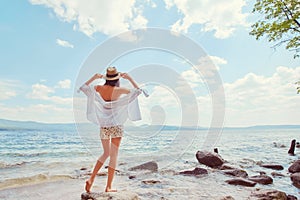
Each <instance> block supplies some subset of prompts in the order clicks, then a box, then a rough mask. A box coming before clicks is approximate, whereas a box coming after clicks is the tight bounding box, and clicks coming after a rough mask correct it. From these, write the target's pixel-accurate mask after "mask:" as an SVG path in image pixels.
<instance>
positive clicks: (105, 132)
mask: <svg viewBox="0 0 300 200" xmlns="http://www.w3.org/2000/svg"><path fill="white" fill-rule="evenodd" d="M123 132H124V127H123V126H122V125H118V126H111V127H101V128H100V138H101V139H104V140H105V139H106V140H108V139H110V138H117V137H123Z"/></svg>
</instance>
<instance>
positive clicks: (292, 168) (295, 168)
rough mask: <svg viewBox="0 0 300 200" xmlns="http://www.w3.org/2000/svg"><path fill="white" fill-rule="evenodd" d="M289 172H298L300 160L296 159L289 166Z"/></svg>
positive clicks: (299, 170)
mask: <svg viewBox="0 0 300 200" xmlns="http://www.w3.org/2000/svg"><path fill="white" fill-rule="evenodd" d="M289 172H291V173H296V172H300V160H296V161H295V162H294V163H293V164H292V165H291V166H290V167H289Z"/></svg>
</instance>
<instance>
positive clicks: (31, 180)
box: [0, 174, 74, 190]
mask: <svg viewBox="0 0 300 200" xmlns="http://www.w3.org/2000/svg"><path fill="white" fill-rule="evenodd" d="M68 179H74V177H72V176H69V175H52V176H48V175H45V174H37V175H34V176H30V177H23V178H14V179H7V180H4V181H2V182H0V190H1V189H7V188H12V187H19V186H24V185H33V184H37V183H43V182H53V181H59V180H68Z"/></svg>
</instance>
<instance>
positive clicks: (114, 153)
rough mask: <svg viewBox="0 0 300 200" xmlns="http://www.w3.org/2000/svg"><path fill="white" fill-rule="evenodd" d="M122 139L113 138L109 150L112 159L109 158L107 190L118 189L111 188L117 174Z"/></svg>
mask: <svg viewBox="0 0 300 200" xmlns="http://www.w3.org/2000/svg"><path fill="white" fill-rule="evenodd" d="M121 139H122V138H121V137H117V138H112V139H111V145H110V151H109V156H110V159H109V166H108V177H107V184H106V189H105V192H117V190H113V189H111V184H112V181H113V179H114V175H115V169H116V165H117V158H118V152H119V146H120V143H121Z"/></svg>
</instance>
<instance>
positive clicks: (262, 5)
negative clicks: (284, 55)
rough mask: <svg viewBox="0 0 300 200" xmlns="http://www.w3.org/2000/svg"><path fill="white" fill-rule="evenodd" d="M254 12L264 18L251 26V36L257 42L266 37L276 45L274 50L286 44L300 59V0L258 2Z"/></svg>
mask: <svg viewBox="0 0 300 200" xmlns="http://www.w3.org/2000/svg"><path fill="white" fill-rule="evenodd" d="M252 12H253V13H260V14H262V15H263V18H262V19H261V20H258V21H257V22H256V23H255V24H253V25H252V26H251V27H252V31H251V32H250V35H253V36H255V37H256V39H257V40H258V39H260V38H261V37H263V36H266V37H267V39H268V41H269V42H275V43H276V44H275V45H274V46H273V47H274V48H276V47H277V46H280V45H282V44H285V45H286V46H285V48H286V49H287V50H290V51H294V52H295V54H294V58H296V57H300V54H299V53H300V3H299V0H257V1H256V3H255V5H254V8H253V11H252Z"/></svg>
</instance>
